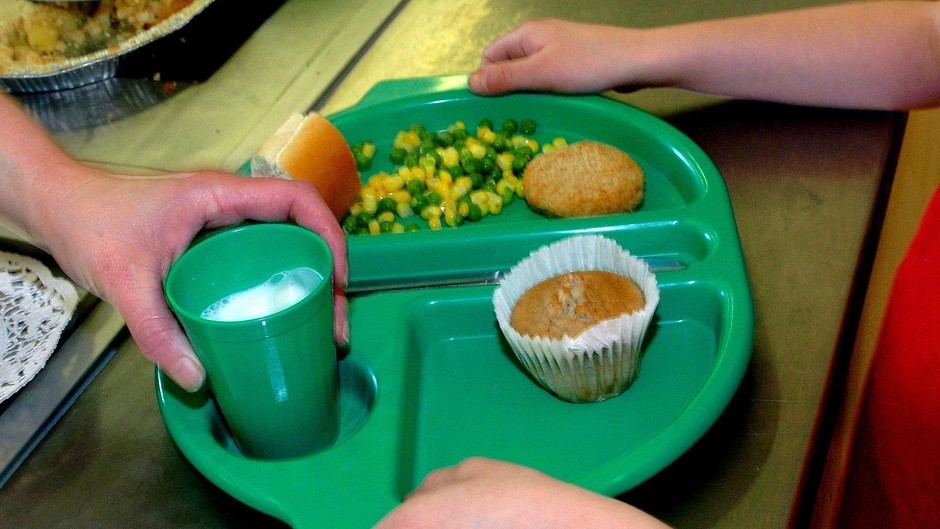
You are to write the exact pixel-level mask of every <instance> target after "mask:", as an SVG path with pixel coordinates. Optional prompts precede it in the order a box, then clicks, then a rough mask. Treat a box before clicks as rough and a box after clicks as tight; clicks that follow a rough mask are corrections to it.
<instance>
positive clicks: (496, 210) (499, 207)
mask: <svg viewBox="0 0 940 529" xmlns="http://www.w3.org/2000/svg"><path fill="white" fill-rule="evenodd" d="M487 195H488V196H487V201H486V205H487V207H488V208H489V210H490V213H492V214H493V215H499V214H500V213H502V211H503V198H502V197H501V196H499V195H497V194H496V193H488V194H487Z"/></svg>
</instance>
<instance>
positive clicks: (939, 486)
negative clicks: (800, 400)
mask: <svg viewBox="0 0 940 529" xmlns="http://www.w3.org/2000/svg"><path fill="white" fill-rule="evenodd" d="M847 478H848V479H847V482H846V489H845V496H844V498H843V504H842V511H841V516H840V524H839V526H840V527H842V528H845V529H849V528H851V529H858V528H866V527H878V528H891V529H904V528H918V529H922V528H926V527H940V188H938V189H937V190H936V191H934V195H933V198H932V199H931V201H930V204H929V205H928V206H927V211H926V213H925V215H924V217H923V220H921V224H920V226H919V227H918V230H917V233H916V234H915V236H914V240H913V241H912V242H911V246H910V248H909V249H908V251H907V255H906V256H905V258H904V261H903V262H902V263H901V265H900V266H899V267H898V270H897V273H896V275H895V278H894V285H893V287H892V291H891V296H890V298H889V300H888V306H887V308H886V312H885V319H884V323H883V325H882V329H881V334H880V336H879V341H878V349H877V351H876V356H875V357H874V359H873V363H872V370H871V374H870V377H869V380H868V387H867V388H866V390H865V398H864V402H863V405H862V410H861V417H860V422H859V425H858V432H857V435H856V439H855V447H854V450H853V452H852V458H851V461H850V465H849V473H848V476H847Z"/></svg>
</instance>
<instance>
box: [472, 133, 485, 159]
mask: <svg viewBox="0 0 940 529" xmlns="http://www.w3.org/2000/svg"><path fill="white" fill-rule="evenodd" d="M471 140H472V138H468V139H467V149H468V150H469V151H470V154H471V155H472V156H473V157H474V158H476V159H477V160H482V159H483V157H484V156H486V146H485V145H483V144H482V143H480V142H478V141H473V142H472V143H471Z"/></svg>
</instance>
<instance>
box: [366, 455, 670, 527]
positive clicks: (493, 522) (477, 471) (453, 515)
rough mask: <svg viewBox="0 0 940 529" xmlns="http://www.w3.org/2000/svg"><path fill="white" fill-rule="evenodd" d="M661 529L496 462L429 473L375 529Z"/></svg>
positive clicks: (641, 516) (615, 504) (636, 514)
mask: <svg viewBox="0 0 940 529" xmlns="http://www.w3.org/2000/svg"><path fill="white" fill-rule="evenodd" d="M504 527H505V528H508V527H512V528H513V529H526V528H532V529H556V528H557V529H562V528H564V529H568V528H571V527H592V528H600V529H603V528H617V529H630V528H645V529H665V528H667V526H666V525H665V524H663V523H662V522H659V521H658V520H656V519H655V518H653V517H651V516H649V515H647V514H645V513H643V512H642V511H640V510H638V509H636V508H634V507H631V506H629V505H627V504H625V503H622V502H620V501H617V500H615V499H612V498H607V497H605V496H601V495H599V494H595V493H593V492H589V491H587V490H585V489H582V488H579V487H576V486H574V485H571V484H568V483H564V482H562V481H559V480H556V479H554V478H551V477H549V476H547V475H545V474H543V473H541V472H538V471H536V470H533V469H530V468H527V467H524V466H520V465H516V464H512V463H506V462H502V461H496V460H492V459H483V458H471V459H468V460H466V461H464V462H462V463H460V464H459V465H456V466H453V467H448V468H444V469H441V470H437V471H434V472H432V473H430V474H428V476H427V477H426V478H425V480H424V482H423V483H422V484H421V486H420V487H418V489H417V490H415V491H414V492H413V493H412V494H411V495H410V496H408V498H406V499H405V501H404V503H402V504H401V506H399V507H398V508H396V509H395V510H393V511H392V512H391V513H389V514H388V515H387V516H386V517H385V518H384V519H382V521H380V522H379V524H378V525H377V526H376V527H375V529H425V528H427V529H432V528H433V529H498V528H504Z"/></svg>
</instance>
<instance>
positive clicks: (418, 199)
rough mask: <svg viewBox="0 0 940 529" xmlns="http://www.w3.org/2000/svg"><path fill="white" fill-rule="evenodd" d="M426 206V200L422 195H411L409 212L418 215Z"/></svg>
mask: <svg viewBox="0 0 940 529" xmlns="http://www.w3.org/2000/svg"><path fill="white" fill-rule="evenodd" d="M427 205H428V199H427V198H425V196H424V195H422V194H417V195H412V196H411V204H410V206H411V210H412V211H414V212H415V213H420V212H421V210H422V209H424V208H425V207H426V206H427Z"/></svg>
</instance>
